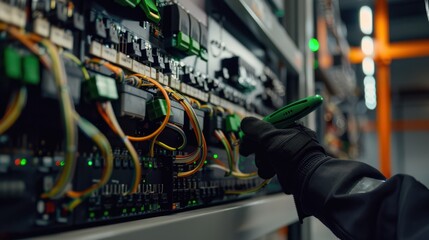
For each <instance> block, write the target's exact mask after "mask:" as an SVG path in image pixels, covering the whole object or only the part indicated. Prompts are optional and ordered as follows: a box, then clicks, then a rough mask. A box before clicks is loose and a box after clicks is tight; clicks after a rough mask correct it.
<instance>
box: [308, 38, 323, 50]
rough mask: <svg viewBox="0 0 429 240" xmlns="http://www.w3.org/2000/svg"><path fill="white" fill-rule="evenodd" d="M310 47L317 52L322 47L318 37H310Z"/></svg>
mask: <svg viewBox="0 0 429 240" xmlns="http://www.w3.org/2000/svg"><path fill="white" fill-rule="evenodd" d="M308 47H309V48H310V50H311V51H312V52H317V51H318V50H319V48H320V44H319V41H318V40H317V39H316V38H312V39H310V41H309V42H308Z"/></svg>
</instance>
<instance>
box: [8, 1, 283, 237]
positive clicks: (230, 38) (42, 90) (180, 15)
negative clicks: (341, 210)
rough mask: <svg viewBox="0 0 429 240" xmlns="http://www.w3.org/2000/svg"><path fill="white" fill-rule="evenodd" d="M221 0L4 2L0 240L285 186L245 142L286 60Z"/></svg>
mask: <svg viewBox="0 0 429 240" xmlns="http://www.w3.org/2000/svg"><path fill="white" fill-rule="evenodd" d="M184 2H185V3H186V2H187V1H184ZM221 2H222V1H219V3H220V4H219V5H218V6H216V7H213V6H206V9H199V11H200V12H199V13H198V14H197V12H193V11H192V9H188V8H187V6H185V5H182V4H180V1H179V2H177V1H166V0H157V1H155V0H114V1H103V0H85V1H83V0H32V1H28V0H13V1H12V0H0V115H1V117H0V212H1V214H0V238H1V237H5V238H7V237H14V236H33V235H37V234H46V233H50V232H55V231H64V230H68V229H74V228H80V227H90V226H94V225H97V224H109V223H112V222H118V221H126V220H133V219H138V218H146V217H153V216H158V215H165V214H171V213H174V212H177V211H184V210H188V209H194V208H201V207H206V206H210V205H213V204H222V203H225V202H228V201H234V200H239V199H243V198H247V197H251V196H253V195H255V194H268V193H272V192H278V191H280V187H279V185H278V184H276V183H275V180H272V181H271V183H270V180H263V179H260V178H259V177H258V176H257V173H256V167H255V164H254V159H253V157H252V156H250V157H247V158H246V157H243V156H240V154H239V144H240V140H241V138H242V137H243V134H242V132H241V130H240V121H241V119H242V118H244V117H245V116H255V117H262V116H264V115H266V114H268V113H270V112H272V111H273V110H275V109H276V108H279V107H281V106H282V105H284V104H285V103H286V102H285V92H286V90H285V85H286V84H285V76H284V75H285V74H284V72H285V69H284V66H281V65H280V64H278V63H277V62H276V60H275V58H274V59H272V57H271V55H270V54H267V53H265V52H264V49H263V48H260V46H259V45H258V43H257V42H255V41H256V40H255V39H254V37H253V36H252V35H246V32H245V29H244V27H242V26H241V25H240V24H239V23H237V20H236V19H230V20H228V19H229V18H227V17H229V15H228V14H229V13H228V11H230V10H228V9H227V6H226V5H225V4H224V3H223V5H225V6H223V5H222V4H221ZM188 4H189V3H188ZM223 8H225V9H223ZM223 10H225V12H224V11H223ZM200 13H203V14H200ZM243 31H244V32H243ZM238 33H239V34H238ZM236 34H238V35H237V36H236ZM243 39H244V41H243ZM255 46H256V47H255ZM256 51H257V52H259V54H255V52H256ZM260 52H262V53H263V54H260ZM266 186H268V187H266Z"/></svg>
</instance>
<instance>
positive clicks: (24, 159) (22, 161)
mask: <svg viewBox="0 0 429 240" xmlns="http://www.w3.org/2000/svg"><path fill="white" fill-rule="evenodd" d="M20 165H21V166H25V165H27V159H26V158H22V159H21V162H20Z"/></svg>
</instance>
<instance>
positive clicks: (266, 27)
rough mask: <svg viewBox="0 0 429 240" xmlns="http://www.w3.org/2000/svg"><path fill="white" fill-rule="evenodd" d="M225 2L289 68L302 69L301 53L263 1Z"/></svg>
mask: <svg viewBox="0 0 429 240" xmlns="http://www.w3.org/2000/svg"><path fill="white" fill-rule="evenodd" d="M225 2H226V3H227V4H228V6H229V7H230V8H231V9H232V10H233V11H234V12H235V14H237V16H238V17H240V18H241V20H242V21H243V22H244V23H245V24H246V25H247V27H248V28H249V29H250V30H251V31H252V32H253V34H254V35H255V36H256V37H257V38H258V39H259V41H261V42H262V43H265V44H266V46H267V47H269V48H271V49H273V50H274V51H275V52H277V53H278V54H279V55H280V56H281V57H282V58H283V60H285V61H286V64H287V66H288V67H289V69H290V70H292V71H293V72H295V73H298V74H299V73H301V72H302V71H303V69H304V56H303V53H302V52H301V51H300V50H299V49H298V47H297V46H296V45H295V43H294V42H293V40H292V38H291V37H290V36H289V34H288V33H287V32H286V30H285V29H284V28H283V27H282V26H281V25H280V23H279V22H278V21H277V19H276V18H275V17H274V16H273V14H270V13H268V12H267V11H268V9H269V7H268V6H267V5H266V4H265V3H264V2H263V1H260V0H234V1H225Z"/></svg>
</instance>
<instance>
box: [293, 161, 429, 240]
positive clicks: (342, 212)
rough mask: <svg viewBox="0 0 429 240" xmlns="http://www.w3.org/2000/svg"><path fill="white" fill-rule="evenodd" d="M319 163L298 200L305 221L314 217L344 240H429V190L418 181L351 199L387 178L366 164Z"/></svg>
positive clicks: (402, 179)
mask: <svg viewBox="0 0 429 240" xmlns="http://www.w3.org/2000/svg"><path fill="white" fill-rule="evenodd" d="M325 158H326V157H325ZM317 161H318V162H321V164H319V165H316V166H315V167H314V168H313V169H309V170H308V171H306V173H305V174H303V175H302V177H301V178H300V187H299V188H298V189H299V192H297V193H295V194H294V195H295V200H296V204H297V210H298V213H299V215H300V217H305V216H309V215H314V216H315V217H317V218H318V219H320V220H321V221H322V222H323V223H324V224H325V225H326V226H327V227H329V228H330V229H331V231H332V232H333V233H334V234H335V235H336V236H337V237H339V238H340V239H429V190H428V189H427V188H426V187H425V186H424V185H423V184H421V183H420V182H418V181H417V180H416V179H414V178H413V177H411V176H407V175H395V176H393V177H392V178H390V179H388V180H386V181H378V182H380V184H379V185H377V187H375V188H374V189H372V190H370V191H366V192H365V191H363V192H361V193H350V190H351V189H352V188H353V187H354V186H355V185H356V184H357V183H358V182H360V181H361V180H362V179H363V178H369V179H380V180H384V177H383V175H382V174H381V173H380V172H379V171H378V170H376V169H375V168H372V167H370V166H369V165H367V164H364V163H361V162H356V161H348V160H336V159H332V158H326V159H324V161H320V159H318V160H317ZM376 181H377V180H376Z"/></svg>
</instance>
